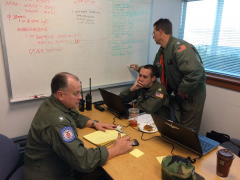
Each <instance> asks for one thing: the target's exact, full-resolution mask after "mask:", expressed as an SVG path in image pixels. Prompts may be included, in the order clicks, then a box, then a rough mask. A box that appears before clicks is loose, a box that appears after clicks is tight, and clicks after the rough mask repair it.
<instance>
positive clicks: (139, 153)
mask: <svg viewBox="0 0 240 180" xmlns="http://www.w3.org/2000/svg"><path fill="white" fill-rule="evenodd" d="M130 154H131V155H133V156H134V157H136V158H139V157H140V156H142V155H144V152H142V151H140V150H139V149H134V150H132V151H131V152H130Z"/></svg>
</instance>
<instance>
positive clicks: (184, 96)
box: [178, 91, 188, 100]
mask: <svg viewBox="0 0 240 180" xmlns="http://www.w3.org/2000/svg"><path fill="white" fill-rule="evenodd" d="M178 96H180V97H181V98H182V99H184V100H186V99H188V94H184V93H182V92H181V91H178Z"/></svg>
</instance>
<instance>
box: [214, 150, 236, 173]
mask: <svg viewBox="0 0 240 180" xmlns="http://www.w3.org/2000/svg"><path fill="white" fill-rule="evenodd" d="M233 159H234V155H233V153H232V152H231V151H229V150H228V149H220V150H219V151H218V152H217V175H218V176H220V177H227V176H228V173H229V170H230V167H231V165H232V161H233Z"/></svg>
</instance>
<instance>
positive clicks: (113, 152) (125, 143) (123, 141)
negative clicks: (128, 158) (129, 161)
mask: <svg viewBox="0 0 240 180" xmlns="http://www.w3.org/2000/svg"><path fill="white" fill-rule="evenodd" d="M130 139H131V138H130V137H129V136H126V137H124V138H121V134H120V133H118V138H117V140H116V141H115V143H114V145H113V146H111V147H110V148H108V153H109V156H108V159H111V158H113V157H115V156H117V155H120V154H124V153H126V152H128V151H129V150H130V149H132V144H133V142H132V141H130Z"/></svg>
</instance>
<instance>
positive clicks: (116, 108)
mask: <svg viewBox="0 0 240 180" xmlns="http://www.w3.org/2000/svg"><path fill="white" fill-rule="evenodd" d="M99 91H100V94H101V96H102V98H103V102H104V104H106V105H107V107H108V110H109V111H110V112H112V113H113V114H114V115H116V116H117V117H118V118H119V119H120V118H128V108H127V106H125V105H124V103H123V102H122V100H121V98H120V96H119V95H116V94H113V93H111V92H109V91H106V90H105V89H101V88H99Z"/></svg>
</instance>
